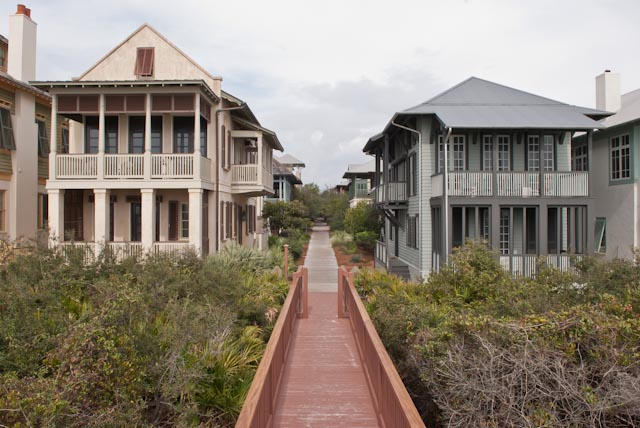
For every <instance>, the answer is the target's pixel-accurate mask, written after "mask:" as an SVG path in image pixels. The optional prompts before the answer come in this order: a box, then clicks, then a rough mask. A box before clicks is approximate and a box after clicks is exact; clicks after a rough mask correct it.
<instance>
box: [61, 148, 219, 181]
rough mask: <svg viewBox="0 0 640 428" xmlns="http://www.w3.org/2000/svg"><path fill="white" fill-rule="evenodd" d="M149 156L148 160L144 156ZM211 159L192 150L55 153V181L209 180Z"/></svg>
mask: <svg viewBox="0 0 640 428" xmlns="http://www.w3.org/2000/svg"><path fill="white" fill-rule="evenodd" d="M147 156H148V157H149V159H148V161H147V159H145V158H146V157H147ZM210 177H211V160H210V159H208V158H205V157H203V156H199V155H196V154H193V153H161V154H149V155H146V154H130V153H119V154H103V155H100V154H56V155H55V178H56V180H98V179H104V180H113V179H140V180H142V179H201V180H206V181H211V180H210Z"/></svg>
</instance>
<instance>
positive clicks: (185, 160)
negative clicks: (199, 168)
mask: <svg viewBox="0 0 640 428" xmlns="http://www.w3.org/2000/svg"><path fill="white" fill-rule="evenodd" d="M193 158H194V155H193V154H191V153H163V154H152V155H151V178H191V177H193Z"/></svg>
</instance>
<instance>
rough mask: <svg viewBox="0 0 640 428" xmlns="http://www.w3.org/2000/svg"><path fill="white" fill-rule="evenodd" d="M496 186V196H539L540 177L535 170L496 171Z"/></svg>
mask: <svg viewBox="0 0 640 428" xmlns="http://www.w3.org/2000/svg"><path fill="white" fill-rule="evenodd" d="M496 187H497V189H496V196H514V197H530V196H540V177H539V174H538V173H537V172H498V173H496Z"/></svg>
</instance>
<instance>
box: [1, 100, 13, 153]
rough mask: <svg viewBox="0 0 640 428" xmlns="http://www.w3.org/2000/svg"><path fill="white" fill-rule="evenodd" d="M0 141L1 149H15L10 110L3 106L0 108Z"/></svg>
mask: <svg viewBox="0 0 640 428" xmlns="http://www.w3.org/2000/svg"><path fill="white" fill-rule="evenodd" d="M0 143H2V144H1V145H2V148H3V149H7V150H15V149H16V143H15V140H14V138H13V128H12V127H11V112H10V111H9V110H7V109H5V108H0Z"/></svg>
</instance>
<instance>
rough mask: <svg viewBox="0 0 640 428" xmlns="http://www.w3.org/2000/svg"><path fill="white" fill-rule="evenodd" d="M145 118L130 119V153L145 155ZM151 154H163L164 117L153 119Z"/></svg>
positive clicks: (133, 117)
mask: <svg viewBox="0 0 640 428" xmlns="http://www.w3.org/2000/svg"><path fill="white" fill-rule="evenodd" d="M144 134H145V118H144V116H131V117H130V118H129V153H144ZM151 153H162V116H152V117H151Z"/></svg>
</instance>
